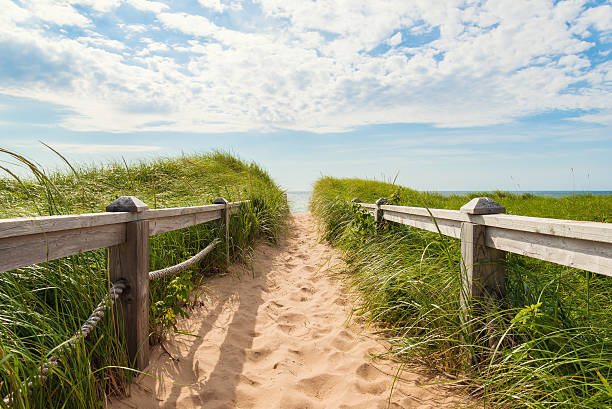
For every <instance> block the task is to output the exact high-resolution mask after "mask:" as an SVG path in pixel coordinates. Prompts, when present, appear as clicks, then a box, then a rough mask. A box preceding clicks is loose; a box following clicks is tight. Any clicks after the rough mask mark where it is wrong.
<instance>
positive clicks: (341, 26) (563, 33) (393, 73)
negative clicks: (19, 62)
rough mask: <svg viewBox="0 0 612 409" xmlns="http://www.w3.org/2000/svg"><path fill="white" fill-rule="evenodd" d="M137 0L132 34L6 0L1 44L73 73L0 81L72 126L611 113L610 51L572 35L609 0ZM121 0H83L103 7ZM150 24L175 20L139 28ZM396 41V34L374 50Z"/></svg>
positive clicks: (213, 127) (285, 124) (594, 23)
mask: <svg viewBox="0 0 612 409" xmlns="http://www.w3.org/2000/svg"><path fill="white" fill-rule="evenodd" d="M2 1H4V2H6V0H0V2H2ZM125 1H126V2H127V3H129V4H131V5H132V6H134V7H136V8H138V9H139V10H142V11H147V12H152V13H155V16H156V19H157V21H155V22H152V23H149V24H147V25H144V24H142V20H139V21H132V20H130V19H127V18H125V19H122V21H123V22H122V23H121V25H119V24H118V26H119V29H120V30H122V31H123V33H124V35H125V37H126V38H129V39H130V40H135V41H130V42H127V41H119V40H116V39H111V38H117V37H116V36H110V35H109V36H105V35H104V32H103V31H102V30H101V28H95V29H94V28H92V29H91V31H90V32H89V33H88V36H86V37H84V36H83V37H79V38H77V39H76V40H75V39H72V38H70V36H68V35H67V34H60V33H57V32H53V31H50V30H48V29H47V28H45V27H44V26H42V25H33V26H28V25H27V24H25V23H24V22H27V21H28V16H35V14H36V13H35V12H34V10H35V8H36V7H35V6H34V5H33V4H34V3H28V6H27V7H26V6H24V8H20V7H17V6H16V5H14V4H13V3H11V2H9V3H6V4H7V8H6V9H7V10H9V12H8V17H7V16H6V15H0V42H3V43H6V44H18V45H19V47H21V48H22V49H23V50H30V51H31V53H32V54H35V55H36V58H38V59H40V61H42V62H40V64H45V63H46V64H48V66H49V67H53V66H56V65H57V66H59V67H60V68H57V70H58V72H57V75H58V76H59V77H61V79H62V81H50V80H47V79H46V77H44V78H43V79H40V78H39V77H37V76H35V75H34V76H33V78H34V79H32V80H23V79H19V80H14V79H13V78H6V79H2V81H0V92H2V93H5V94H10V95H16V96H27V97H33V98H37V99H39V100H41V101H45V102H50V103H53V104H58V105H61V106H64V107H66V110H67V111H68V112H74V114H71V115H66V116H63V119H62V121H63V122H61V126H63V127H66V128H69V129H73V130H88V131H92V130H103V131H111V132H134V131H147V130H159V131H165V130H173V131H188V132H203V133H205V132H226V131H250V130H260V131H261V130H264V131H265V130H268V129H274V128H286V129H296V130H310V131H316V132H328V131H343V130H347V129H351V128H354V127H358V126H361V125H368V124H381V123H392V122H401V123H431V124H434V125H436V126H439V127H463V126H482V125H492V124H498V123H503V122H509V121H513V120H516V119H517V118H521V117H523V116H526V115H533V114H538V113H543V112H548V111H551V110H576V109H580V110H585V111H588V112H594V113H592V114H589V115H584V116H582V117H580V120H583V121H595V122H596V121H601V122H602V123H607V122H606V121H608V120H607V119H606V118H607V116H606V114H604V113H605V112H609V110H611V109H612V98H610V94H611V92H612V85H611V84H612V80H611V76H612V74H611V73H612V63H609V62H608V63H605V62H604V63H594V62H593V61H591V60H590V59H589V57H588V56H587V55H585V54H583V52H584V51H586V50H589V49H590V48H592V47H593V46H594V44H593V43H591V42H589V41H585V40H584V39H585V38H589V37H586V36H583V37H578V38H577V37H576V34H579V35H582V34H581V33H584V32H585V30H589V29H590V27H600V28H601V29H602V30H603V29H606V27H607V26H606V24H607V23H606V21H605V19H601V18H600V17H599V16H600V14H601V15H604V14H605V13H606V11H605V10H607V9H603V10H599V11H597V12H598V13H600V14H597V15H594V14H595V13H596V12H592V11H590V10H586V11H585V4H586V2H585V1H583V0H568V1H562V2H558V3H557V4H553V3H551V2H549V1H545V0H538V1H536V0H533V1H527V0H495V1H493V0H491V1H483V2H478V3H476V2H467V3H466V2H464V1H463V0H449V1H445V2H431V1H429V0H414V1H410V2H398V1H394V0H368V1H366V0H362V1H358V0H351V1H348V0H346V1H340V0H339V1H331V0H326V1H318V2H314V3H311V2H303V1H298V0H294V1H288V0H259V2H258V4H260V5H261V7H262V10H263V13H264V15H263V16H257V17H253V18H254V21H253V22H248V21H247V22H246V23H244V24H243V25H242V26H249V27H250V29H249V31H239V30H238V28H239V27H242V26H240V25H239V26H231V27H229V26H228V27H223V26H221V25H219V24H221V23H219V24H215V22H213V21H211V20H210V19H207V18H206V17H203V16H201V15H197V14H190V13H186V12H182V11H181V12H179V11H177V10H175V9H174V8H173V7H172V6H171V4H172V3H168V4H169V5H166V4H163V3H159V2H152V1H145V0H125ZM74 3H76V0H75V1H74ZM111 3H112V2H107V3H104V4H103V3H100V2H96V1H95V0H81V1H79V4H89V5H91V7H92V8H94V9H95V10H98V11H103V10H107V9H112V7H115V6H112V7H111ZM201 3H202V4H203V5H204V6H206V7H208V8H211V9H213V10H216V11H223V10H225V9H226V7H228V5H227V4H228V3H221V2H220V1H204V0H202V1H201ZM40 4H43V3H40ZM44 4H48V3H44ZM58 4H59V3H58ZM61 4H63V3H61ZM112 4H115V3H112ZM229 4H230V6H231V4H232V3H229ZM72 9H73V10H74V11H75V12H76V10H75V9H74V8H72ZM591 10H595V9H591ZM192 13H194V12H193V11H192ZM77 14H78V13H77ZM79 16H80V14H79ZM62 18H63V20H64V21H69V20H70V19H71V18H73V19H75V21H76V20H78V17H74V16H72V17H66V16H64V17H62ZM81 18H83V19H85V20H86V21H89V20H88V19H87V18H86V17H84V16H81ZM241 18H246V19H248V17H241ZM279 18H280V19H279ZM57 19H58V21H59V20H61V19H60V18H59V17H57ZM215 21H216V20H215ZM58 24H59V23H58ZM79 24H84V22H83V21H81V22H80V23H79ZM87 24H89V23H87ZM598 29H599V28H598ZM154 30H161V31H164V30H165V31H166V33H155V34H150V35H149V34H147V35H148V37H146V38H145V37H143V36H144V34H143V33H144V32H145V31H146V32H147V33H151V32H152V31H154ZM438 33H439V37H438V36H437V34H438ZM164 34H167V35H166V36H164ZM109 37H110V38H109ZM164 37H167V38H172V40H171V42H170V41H166V42H161V40H160V38H164ZM432 39H433V40H432ZM430 40H431V41H430ZM428 41H429V42H428ZM134 43H135V44H137V45H135V46H130V44H134ZM385 43H387V44H389V45H392V46H393V47H392V48H391V49H390V50H389V51H387V52H386V53H383V54H380V55H370V54H371V53H370V51H372V50H373V49H375V48H376V47H377V46H378V45H380V44H385ZM402 44H421V45H416V46H410V47H408V46H403V45H402ZM119 51H120V52H121V53H119ZM162 51H163V53H160V52H162ZM21 78H23V76H22V77H21ZM598 112H599V113H598Z"/></svg>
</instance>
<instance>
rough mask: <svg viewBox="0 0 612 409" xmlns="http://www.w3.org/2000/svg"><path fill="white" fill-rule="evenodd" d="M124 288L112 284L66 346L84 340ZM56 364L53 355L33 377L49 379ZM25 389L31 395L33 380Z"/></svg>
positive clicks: (6, 400) (7, 398)
mask: <svg viewBox="0 0 612 409" xmlns="http://www.w3.org/2000/svg"><path fill="white" fill-rule="evenodd" d="M126 287H127V283H126V282H125V281H124V280H119V281H117V282H115V283H113V284H112V285H111V287H110V290H109V293H108V294H107V295H106V296H105V297H104V298H103V299H102V301H100V303H99V304H98V306H97V307H96V308H95V309H94V310H93V312H92V313H91V314H90V315H89V318H87V320H86V321H85V322H84V323H83V325H81V329H80V330H79V332H77V333H76V334H74V335H73V336H72V337H71V338H70V339H69V340H68V341H66V344H68V345H69V346H71V347H74V346H75V345H76V343H77V342H78V341H79V340H81V339H85V337H87V335H89V333H90V332H91V331H93V329H94V328H95V327H96V325H98V322H100V320H101V319H102V317H104V311H105V310H106V308H107V306H108V305H109V302H110V306H111V307H112V306H113V304H115V301H116V300H117V298H119V296H120V295H121V294H122V293H123V291H124V290H125V288H126ZM58 364H59V363H58V360H57V357H56V356H54V355H51V356H50V357H49V359H48V360H47V362H46V363H43V364H42V365H41V366H40V373H39V374H37V375H36V376H35V379H36V380H38V381H39V382H42V381H44V380H45V379H47V378H48V377H49V373H50V372H51V369H53V368H55V367H57V366H58ZM26 388H27V391H28V394H31V393H32V390H33V389H34V380H30V381H28V383H27V385H26ZM21 392H22V390H19V391H16V392H11V393H10V394H8V395H7V396H5V397H4V399H3V401H4V404H5V405H7V406H8V404H9V403H10V402H11V401H12V400H13V399H14V395H15V393H21Z"/></svg>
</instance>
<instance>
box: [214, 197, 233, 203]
mask: <svg viewBox="0 0 612 409" xmlns="http://www.w3.org/2000/svg"><path fill="white" fill-rule="evenodd" d="M228 203H229V202H228V201H227V200H226V199H225V198H224V197H218V198H216V199H215V200H214V201H213V204H228Z"/></svg>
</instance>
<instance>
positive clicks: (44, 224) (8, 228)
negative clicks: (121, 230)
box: [0, 212, 136, 238]
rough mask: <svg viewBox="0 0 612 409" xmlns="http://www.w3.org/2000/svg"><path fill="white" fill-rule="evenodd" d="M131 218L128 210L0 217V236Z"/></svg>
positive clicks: (130, 219) (77, 226) (114, 222)
mask: <svg viewBox="0 0 612 409" xmlns="http://www.w3.org/2000/svg"><path fill="white" fill-rule="evenodd" d="M133 220H136V215H134V214H133V213H128V212H120V213H86V214H69V215H60V216H42V217H19V218H14V219H0V238H4V237H17V236H27V235H31V234H39V233H51V232H55V231H63V230H74V229H81V228H85V227H96V226H104V225H109V224H120V223H125V222H129V221H133Z"/></svg>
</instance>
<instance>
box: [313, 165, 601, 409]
mask: <svg viewBox="0 0 612 409" xmlns="http://www.w3.org/2000/svg"><path fill="white" fill-rule="evenodd" d="M483 195H486V196H489V197H491V198H493V199H494V200H496V201H498V202H499V203H501V204H502V205H504V206H505V207H506V208H507V209H508V213H511V214H520V215H526V216H539V217H553V218H562V219H576V220H593V221H606V220H609V219H610V216H611V215H612V197H610V196H592V195H576V196H571V197H566V198H561V199H555V198H547V197H538V196H534V195H522V194H521V195H517V194H512V193H508V192H490V193H475V194H470V195H467V196H459V195H453V196H443V195H440V194H436V193H423V192H417V191H415V190H411V189H407V188H404V187H398V186H394V185H391V184H388V183H382V182H375V181H365V180H359V179H335V178H329V177H326V178H322V179H320V180H319V181H318V182H317V183H316V184H315V187H314V192H313V195H312V200H311V210H312V212H313V214H314V215H315V216H316V217H317V218H318V220H319V221H320V223H321V226H322V228H323V232H324V237H325V238H326V239H327V240H328V241H329V242H331V243H333V244H335V245H336V246H337V247H338V248H339V249H341V250H342V251H343V253H344V256H345V260H346V261H347V262H348V265H349V274H350V276H349V277H350V281H351V283H352V286H353V288H354V289H355V290H357V293H358V294H359V295H360V297H361V300H362V303H361V307H360V308H359V310H358V311H356V313H357V314H361V315H362V316H364V317H366V318H367V319H368V320H369V321H370V322H371V323H373V324H376V325H377V327H378V328H380V332H381V334H383V335H384V336H386V337H387V338H388V339H389V340H390V341H391V343H392V345H393V347H392V349H391V351H390V352H389V355H391V356H393V357H395V358H398V359H401V360H404V361H418V362H421V363H425V364H427V365H429V366H431V367H432V368H435V369H437V370H438V371H440V372H442V373H446V374H449V375H452V376H455V377H457V378H458V379H461V383H463V384H465V385H466V386H468V389H469V390H470V391H471V392H472V393H473V394H474V395H475V396H477V397H478V399H479V400H480V401H481V402H482V403H483V405H484V407H504V408H525V407H528V408H609V407H611V406H612V388H610V380H611V379H612V314H611V312H610V305H612V280H611V279H610V277H606V276H602V275H596V274H592V273H589V272H585V271H581V270H576V269H572V268H567V267H563V266H559V265H555V264H552V263H547V262H543V261H539V260H535V259H530V258H527V257H522V256H518V255H515V254H508V255H507V283H506V284H507V291H508V295H507V299H506V300H505V301H504V302H503V303H500V304H499V305H484V306H481V308H482V309H483V310H484V315H483V316H481V317H477V318H473V321H472V322H471V323H470V324H471V326H472V327H473V328H483V330H480V331H478V332H476V333H470V332H466V330H465V328H466V326H464V325H462V322H461V315H460V304H459V294H460V268H459V266H460V264H459V263H460V242H459V240H456V239H453V238H449V237H442V236H440V235H437V234H434V233H430V232H427V231H423V230H419V229H415V228H411V227H407V226H401V225H397V224H387V225H386V227H385V228H384V229H380V230H379V232H378V233H377V234H374V224H373V223H372V222H371V221H367V220H364V217H363V215H362V213H361V212H360V211H359V210H358V209H356V208H354V207H353V206H351V205H350V204H349V201H350V200H351V199H353V198H355V197H358V198H359V199H361V201H362V202H368V203H373V202H374V201H375V200H376V199H378V198H380V197H386V198H392V201H393V204H399V205H408V206H421V207H430V208H447V209H458V208H459V207H461V206H462V205H463V204H465V203H467V202H468V201H469V200H470V199H471V198H473V197H477V196H483ZM370 219H371V218H370Z"/></svg>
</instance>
